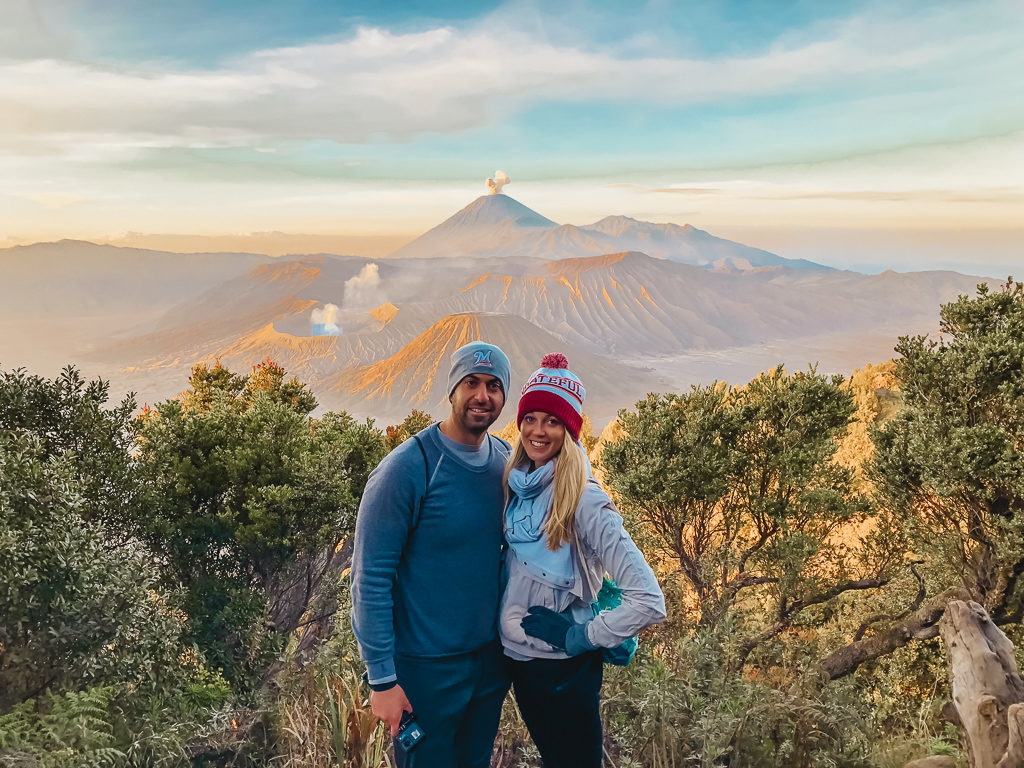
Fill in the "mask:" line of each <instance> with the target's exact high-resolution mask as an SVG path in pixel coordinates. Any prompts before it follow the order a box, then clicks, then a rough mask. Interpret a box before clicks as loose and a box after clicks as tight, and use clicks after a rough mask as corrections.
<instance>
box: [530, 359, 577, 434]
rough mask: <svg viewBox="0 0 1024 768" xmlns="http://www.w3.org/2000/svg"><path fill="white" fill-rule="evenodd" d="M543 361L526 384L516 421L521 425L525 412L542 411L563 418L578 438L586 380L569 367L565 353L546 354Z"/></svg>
mask: <svg viewBox="0 0 1024 768" xmlns="http://www.w3.org/2000/svg"><path fill="white" fill-rule="evenodd" d="M540 365H541V367H540V368H538V369H537V370H536V371H534V372H533V374H532V375H531V376H530V378H529V379H527V381H526V384H525V385H523V396H522V398H521V399H520V400H519V413H518V415H517V418H516V424H517V425H521V424H522V423H523V416H525V415H526V414H528V413H530V412H531V411H543V412H544V413H550V414H551V415H553V416H557V417H558V418H559V419H561V421H562V423H563V424H565V428H566V430H567V431H568V432H569V434H570V435H572V439H573V440H576V441H579V439H580V428H581V427H582V426H583V398H584V397H586V390H585V389H583V384H582V383H581V382H580V380H579V378H578V377H577V376H576V374H574V373H573V372H572V371H570V370H569V361H568V360H566V358H565V355H563V354H560V353H557V352H555V353H552V354H549V355H544V358H543V359H542V360H541V361H540Z"/></svg>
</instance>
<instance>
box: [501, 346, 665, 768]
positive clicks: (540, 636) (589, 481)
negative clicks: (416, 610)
mask: <svg viewBox="0 0 1024 768" xmlns="http://www.w3.org/2000/svg"><path fill="white" fill-rule="evenodd" d="M584 395H585V392H584V389H583V385H582V384H581V383H580V380H579V379H578V378H577V377H576V376H575V375H574V374H573V373H572V372H571V371H570V370H569V369H568V363H567V361H566V359H565V357H564V356H563V355H546V356H545V357H544V359H543V360H542V361H541V368H540V369H539V370H537V371H535V372H534V374H533V375H532V376H531V377H530V379H529V380H528V381H527V382H526V386H524V387H523V395H522V399H521V400H520V401H519V413H518V417H517V422H518V424H519V429H520V434H519V437H518V438H516V441H515V445H514V446H513V450H512V457H511V458H510V459H509V463H508V465H507V466H506V468H505V484H506V494H507V497H508V503H507V505H506V508H505V537H506V539H507V541H508V543H509V550H508V553H507V556H506V568H507V579H508V580H507V584H506V587H505V592H504V596H503V598H502V604H501V619H500V633H501V641H502V645H503V646H504V649H505V655H506V656H507V657H508V658H509V660H510V661H509V667H510V673H511V677H512V685H513V690H514V692H515V697H516V702H517V703H518V704H519V711H520V712H521V713H522V715H523V720H524V721H525V722H526V727H527V728H528V729H529V731H530V736H531V737H533V741H534V743H535V744H536V745H537V748H538V749H539V750H540V754H541V758H542V759H543V762H544V766H545V768H563V767H564V768H589V767H591V766H592V768H600V766H601V751H602V748H601V747H602V738H601V718H600V714H599V712H598V703H599V700H600V694H601V677H602V656H601V648H614V647H616V646H618V645H620V644H621V643H622V642H623V641H624V640H626V639H627V638H630V637H632V636H633V635H635V634H636V633H637V632H639V631H640V630H641V629H643V628H644V627H646V626H648V625H650V624H654V623H656V622H659V621H661V620H663V619H664V618H665V599H664V597H663V596H662V594H661V590H660V588H659V587H658V582H657V580H656V579H655V578H654V573H653V572H652V571H651V568H650V566H649V565H648V564H647V562H646V561H645V560H644V556H643V554H642V553H641V552H640V550H639V549H638V548H637V546H636V544H634V543H633V540H632V539H631V538H630V537H629V534H628V533H626V531H625V529H623V527H622V518H621V517H620V516H619V514H618V512H616V510H615V506H614V505H613V504H612V502H611V499H609V498H608V495H607V494H606V493H605V492H604V491H603V490H602V489H601V486H600V485H599V484H598V483H597V481H596V480H595V479H594V477H593V475H592V474H591V473H590V465H589V463H588V461H587V457H586V454H585V453H584V452H583V449H582V447H581V446H580V445H579V434H580V427H581V426H582V423H583V413H582V406H583V398H584ZM605 572H607V573H608V574H609V575H610V576H611V577H612V579H614V580H615V582H616V583H617V584H618V586H619V588H620V589H621V590H622V603H621V605H619V606H618V607H617V608H614V609H612V610H610V611H603V612H601V613H600V614H599V615H597V616H595V615H594V611H593V609H592V608H591V602H592V601H593V599H594V595H595V594H596V593H597V592H598V590H600V588H601V583H602V579H603V576H604V574H605Z"/></svg>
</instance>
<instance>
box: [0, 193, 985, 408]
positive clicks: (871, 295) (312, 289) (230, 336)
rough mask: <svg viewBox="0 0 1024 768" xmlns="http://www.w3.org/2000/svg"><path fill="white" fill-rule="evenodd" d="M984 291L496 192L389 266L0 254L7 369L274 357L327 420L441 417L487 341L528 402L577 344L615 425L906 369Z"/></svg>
mask: <svg viewBox="0 0 1024 768" xmlns="http://www.w3.org/2000/svg"><path fill="white" fill-rule="evenodd" d="M978 282H981V279H980V278H976V277H970V276H965V275H960V274H956V273H952V272H915V273H905V274H897V273H895V272H886V273H883V274H880V275H863V274H859V273H856V272H849V271H839V270H833V269H828V268H826V267H823V266H821V265H819V264H815V263H813V262H810V261H803V260H792V259H785V258H783V257H781V256H777V255H775V254H772V253H769V252H767V251H763V250H760V249H757V248H751V247H749V246H746V245H742V244H740V243H734V242H731V241H729V240H723V239H721V238H717V237H715V236H713V235H711V234H709V233H707V232H704V231H702V230H699V229H695V228H693V227H690V226H678V225H675V224H652V223H647V222H641V221H636V220H634V219H630V218H627V217H624V216H609V217H606V218H604V219H601V220H600V221H598V222H596V223H594V224H591V225H588V226H585V227H573V226H570V225H558V224H556V223H555V222H553V221H551V220H550V219H548V218H546V217H544V216H542V215H540V214H539V213H536V212H535V211H532V210H531V209H529V208H527V207H526V206H524V205H522V204H521V203H518V202H517V201H515V200H513V199H512V198H509V197H508V196H506V195H502V194H497V195H488V196H485V197H481V198H479V199H478V200H476V201H474V202H473V203H471V204H470V205H469V206H467V207H466V208H464V209H463V210H462V211H459V212H458V213H457V214H455V215H454V216H452V217H451V218H449V219H447V220H446V221H444V222H442V223H441V224H439V225H438V226H437V227H434V228H433V229H431V230H430V231H428V232H426V233H425V234H423V235H422V236H421V237H419V238H417V239H416V240H414V241H412V242H411V243H409V244H408V245H406V246H404V247H403V248H401V249H399V250H398V251H396V252H395V253H394V254H393V256H392V257H389V258H386V259H377V260H374V261H371V260H369V259H366V258H362V257H358V256H339V255H334V254H318V255H312V256H295V257H280V258H276V259H275V258H270V257H267V256H262V255H259V254H243V253H227V254H174V253H163V252H158V251H144V250H137V249H127V248H115V247H113V246H97V245H94V244H91V243H83V242H78V241H62V242H60V243H46V244H38V245H34V246H25V247H20V248H12V249H6V250H0V367H2V368H5V369H7V368H10V367H13V366H16V365H24V366H27V367H29V368H30V369H33V370H39V371H40V372H43V373H48V374H50V375H52V374H53V373H55V371H56V368H57V367H59V366H60V365H61V364H63V363H66V362H74V363H76V364H78V365H80V366H81V367H82V368H83V370H84V371H85V373H87V374H89V375H97V374H99V375H103V376H104V377H106V378H109V379H111V381H112V383H113V385H114V388H115V391H127V390H129V389H132V390H135V391H137V392H138V393H139V400H140V402H154V401H156V400H159V399H163V398H166V397H171V396H173V395H174V394H176V393H177V392H178V391H180V390H181V389H183V388H184V387H185V386H186V384H187V375H188V371H189V369H190V367H191V366H192V365H193V364H195V363H196V362H199V361H202V360H212V359H220V360H221V361H222V362H223V363H224V364H225V365H228V366H229V367H231V368H232V369H234V370H239V371H246V370H248V368H249V367H250V366H251V365H253V364H255V363H257V362H259V361H260V360H263V359H265V358H268V357H269V358H271V359H273V360H275V361H277V362H278V363H280V364H282V365H284V366H285V368H286V369H287V370H288V371H290V372H292V373H295V374H296V375H298V376H300V377H301V378H302V379H304V380H306V381H308V382H309V383H310V385H311V387H312V389H313V391H314V393H315V394H316V395H317V397H318V398H319V400H320V402H321V404H322V405H323V406H324V407H328V408H334V409H340V408H344V409H347V410H349V411H350V412H352V413H354V414H356V415H359V416H374V417H376V418H378V419H381V420H383V421H385V422H387V423H394V422H396V421H398V420H400V419H401V418H403V417H404V416H405V415H406V414H407V413H408V412H409V411H410V410H411V409H412V408H419V409H421V410H428V411H430V412H431V413H433V414H434V415H435V416H440V415H442V414H443V412H444V410H445V408H446V404H445V401H446V396H447V393H446V392H445V391H444V389H445V386H444V383H445V376H446V371H447V368H448V357H449V355H450V354H451V352H452V351H453V349H454V348H455V347H457V346H458V345H459V344H461V343H463V342H464V341H469V340H471V339H473V338H486V339H488V340H490V341H493V342H495V343H498V344H499V345H501V346H502V347H503V348H504V349H506V351H508V352H509V354H510V357H511V358H512V362H513V366H514V378H515V380H516V385H515V386H514V387H513V389H518V384H519V382H521V380H522V379H523V378H524V377H525V376H526V375H527V374H528V373H529V372H530V371H532V370H533V369H534V368H535V367H536V366H537V365H538V364H539V360H540V357H541V356H542V355H543V354H545V353H547V352H552V351H562V352H565V353H566V354H567V356H568V357H569V360H570V364H571V365H572V367H573V369H574V370H575V371H577V372H578V373H579V374H580V375H581V377H582V378H583V381H584V384H585V385H586V388H587V391H588V398H587V404H586V410H587V411H588V412H589V413H590V415H591V417H592V418H593V420H594V422H595V424H596V425H597V426H598V427H600V426H601V424H602V423H603V422H604V421H606V420H608V419H610V418H611V417H612V416H614V414H615V411H616V410H617V409H618V408H620V407H624V406H628V405H630V404H631V403H632V402H634V401H635V400H636V399H637V398H639V397H642V396H643V395H644V394H645V393H646V392H649V391H665V390H672V389H675V390H679V389H682V388H684V387H685V386H687V385H688V384H690V383H693V382H696V381H707V380H710V379H713V378H721V379H726V380H732V381H745V380H747V379H749V378H750V377H751V376H753V375H755V374H756V373H757V372H758V371H760V370H763V369H765V368H767V367H770V366H772V365H774V364H776V363H779V362H784V363H786V364H788V365H789V366H790V367H804V366H806V365H807V364H808V363H812V362H815V361H820V362H821V364H822V366H823V368H824V369H828V370H838V371H842V372H847V373H848V372H850V370H851V369H852V367H853V366H859V365H863V364H864V363H867V362H877V361H879V360H881V359H885V358H888V357H890V356H891V354H892V346H893V344H894V343H895V339H896V336H897V335H898V334H900V333H928V332H930V331H933V330H935V328H936V326H937V317H938V306H939V304H940V303H942V302H944V301H948V300H950V299H952V298H954V297H955V296H956V295H957V294H959V293H964V292H972V291H973V289H974V286H975V285H976V284H977V283H978ZM332 304H333V305H335V307H336V310H332V312H333V315H332V322H333V324H334V325H333V326H332V327H337V328H338V329H339V333H338V334H336V335H318V336H317V335H313V318H312V316H311V313H312V312H313V310H318V311H320V312H323V311H325V310H326V308H327V306H328V305H332ZM321 327H324V326H323V324H321ZM510 394H513V396H512V397H510V403H509V405H510V408H511V407H514V405H515V402H516V400H517V398H516V397H514V393H510ZM511 412H512V411H510V413H511ZM506 415H508V414H506ZM502 423H504V421H503V422H502Z"/></svg>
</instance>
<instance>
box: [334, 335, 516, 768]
mask: <svg viewBox="0 0 1024 768" xmlns="http://www.w3.org/2000/svg"><path fill="white" fill-rule="evenodd" d="M510 378H511V371H510V366H509V361H508V357H506V356H505V353H504V352H502V351H501V350H500V349H498V347H495V346H493V345H491V344H485V343H484V342H479V341H477V342H472V343H470V344H467V345H465V346H463V347H460V348H459V349H457V350H456V351H455V353H454V354H453V355H452V364H451V370H450V372H449V374H448V393H449V394H448V399H449V401H450V402H451V412H450V413H449V414H448V416H447V418H445V420H444V421H442V422H440V423H439V424H434V425H432V426H430V427H428V428H427V429H425V430H423V431H422V432H420V433H419V434H418V435H416V436H415V437H414V438H413V439H411V440H407V441H406V442H405V443H403V444H402V445H400V446H399V447H398V448H396V449H395V450H394V451H392V452H391V453H390V454H389V455H388V456H387V457H386V458H385V459H384V460H383V461H382V462H381V463H380V465H379V466H378V467H377V468H376V469H375V470H374V471H373V472H372V473H371V474H370V479H369V481H368V482H367V484H366V491H365V493H364V494H363V499H362V502H361V503H360V505H359V517H358V519H357V521H356V538H355V551H354V554H353V559H352V609H353V610H352V627H353V629H354V630H355V635H356V639H357V640H358V642H359V651H360V655H361V656H362V658H363V661H364V662H365V663H366V672H367V680H368V681H369V683H370V687H371V689H372V692H371V694H370V704H371V707H372V709H373V713H374V714H375V715H377V717H379V718H380V719H381V720H383V721H384V722H386V723H387V724H388V726H389V727H390V728H391V733H392V735H394V734H395V733H396V731H397V730H398V727H399V723H400V721H401V718H402V714H403V712H407V711H414V712H415V714H416V718H417V721H418V722H419V725H420V726H421V728H422V730H423V732H424V733H425V734H426V735H425V737H424V738H423V740H422V741H421V743H420V744H418V745H417V746H416V747H415V751H414V752H413V753H411V754H413V755H415V765H416V768H431V767H436V768H486V766H489V765H490V759H491V751H492V750H493V746H494V737H495V735H496V733H497V729H498V720H499V718H500V716H501V705H502V702H503V701H504V699H505V693H506V692H507V690H508V680H507V677H506V674H505V670H504V664H503V657H502V651H501V646H500V643H499V642H498V639H497V617H498V602H499V599H500V597H501V590H500V586H499V579H500V573H499V572H500V567H501V546H502V509H503V506H504V489H503V483H502V475H503V472H504V467H505V460H506V458H507V456H508V453H509V445H508V443H506V442H505V441H504V440H500V439H499V438H496V437H494V436H492V435H489V434H488V432H487V429H488V427H490V426H491V425H492V424H493V423H494V422H495V420H497V418H498V415H499V414H500V413H501V409H502V406H504V404H505V395H506V393H507V392H508V387H509V382H510ZM395 753H396V758H397V760H398V764H399V766H407V765H408V764H409V762H410V761H409V760H408V758H407V756H406V755H405V754H404V752H403V751H402V750H401V749H400V748H399V747H398V746H397V745H396V748H395Z"/></svg>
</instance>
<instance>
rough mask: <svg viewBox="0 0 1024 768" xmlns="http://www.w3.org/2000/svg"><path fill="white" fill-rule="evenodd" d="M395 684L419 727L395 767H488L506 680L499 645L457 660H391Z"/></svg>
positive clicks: (411, 658) (467, 654)
mask: <svg viewBox="0 0 1024 768" xmlns="http://www.w3.org/2000/svg"><path fill="white" fill-rule="evenodd" d="M395 671H396V672H397V673H398V683H399V685H401V686H402V689H403V690H404V691H405V695H406V696H407V697H408V699H409V703H411V704H412V708H413V712H414V713H415V714H416V719H417V721H418V722H419V724H420V727H422V728H423V733H424V737H423V741H421V742H420V743H419V745H418V746H417V747H416V748H415V749H414V750H413V751H412V753H411V754H409V755H405V754H403V753H402V751H401V749H400V748H398V747H397V746H396V747H395V758H396V761H397V763H398V766H399V768H488V766H490V764H491V752H493V751H494V737H495V736H496V735H497V733H498V721H499V720H500V719H501V705H502V702H504V701H505V694H506V693H507V692H508V688H509V679H508V673H507V671H506V668H505V657H504V654H503V653H502V650H501V644H500V643H499V642H498V641H497V640H495V641H494V642H493V643H490V644H489V645H486V646H484V647H483V648H481V649H479V650H477V651H473V652H472V653H464V654H460V655H458V656H445V657H442V658H434V659H426V658H418V657H416V658H414V657H409V656H396V657H395Z"/></svg>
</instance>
